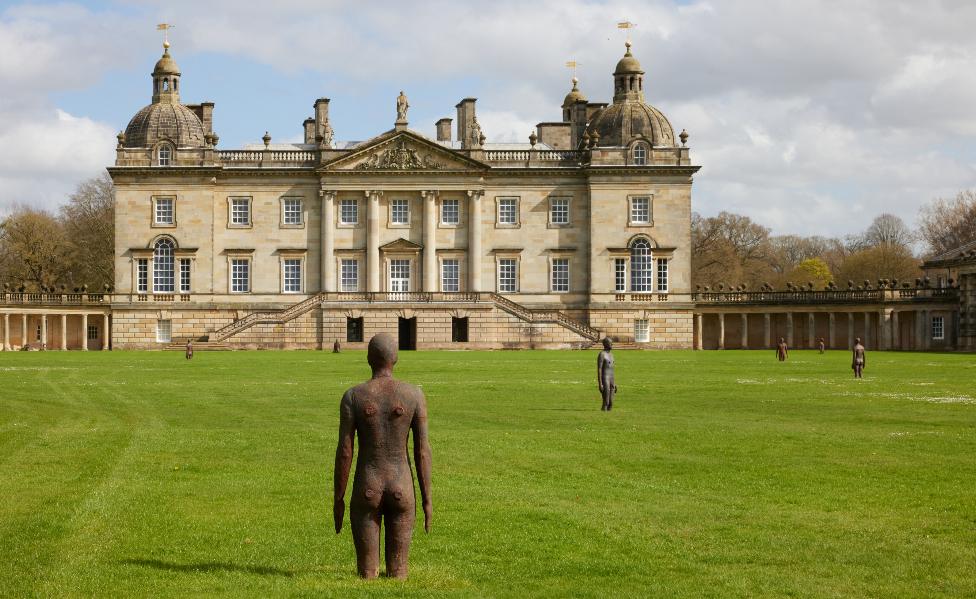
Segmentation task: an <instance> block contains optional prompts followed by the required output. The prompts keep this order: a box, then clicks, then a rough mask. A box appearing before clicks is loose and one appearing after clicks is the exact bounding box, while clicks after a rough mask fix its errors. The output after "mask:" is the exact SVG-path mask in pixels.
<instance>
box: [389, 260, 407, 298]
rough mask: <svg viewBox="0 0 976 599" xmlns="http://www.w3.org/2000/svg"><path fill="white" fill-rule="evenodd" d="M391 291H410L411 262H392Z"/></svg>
mask: <svg viewBox="0 0 976 599" xmlns="http://www.w3.org/2000/svg"><path fill="white" fill-rule="evenodd" d="M390 291H393V292H395V293H396V292H407V291H410V260H406V259H402V258H400V259H394V260H390Z"/></svg>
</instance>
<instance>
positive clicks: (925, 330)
mask: <svg viewBox="0 0 976 599" xmlns="http://www.w3.org/2000/svg"><path fill="white" fill-rule="evenodd" d="M921 316H922V322H921V323H920V325H919V328H918V330H919V333H921V337H919V340H920V342H921V347H922V349H925V350H927V349H931V348H932V324H931V322H932V320H931V318H930V316H929V311H928V310H922V315H921ZM947 324H948V323H947Z"/></svg>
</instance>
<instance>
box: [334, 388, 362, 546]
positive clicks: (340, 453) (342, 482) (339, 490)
mask: <svg viewBox="0 0 976 599" xmlns="http://www.w3.org/2000/svg"><path fill="white" fill-rule="evenodd" d="M355 444H356V420H355V416H354V414H353V410H352V390H349V391H346V393H345V395H343V396H342V402H341V403H340V404H339V442H338V444H337V445H336V455H335V472H334V474H333V479H332V492H333V500H332V518H333V520H334V522H335V531H336V534H339V532H340V531H342V518H343V516H344V515H345V513H346V503H345V496H346V485H347V484H348V482H349V468H350V467H351V466H352V452H353V448H354V447H355Z"/></svg>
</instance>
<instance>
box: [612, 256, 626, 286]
mask: <svg viewBox="0 0 976 599" xmlns="http://www.w3.org/2000/svg"><path fill="white" fill-rule="evenodd" d="M613 288H614V291H616V292H617V293H623V292H624V291H627V260H626V259H624V258H615V259H614V261H613Z"/></svg>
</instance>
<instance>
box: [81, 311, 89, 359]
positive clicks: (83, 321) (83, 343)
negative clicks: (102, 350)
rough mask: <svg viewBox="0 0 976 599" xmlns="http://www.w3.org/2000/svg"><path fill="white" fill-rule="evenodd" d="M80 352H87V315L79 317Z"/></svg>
mask: <svg viewBox="0 0 976 599" xmlns="http://www.w3.org/2000/svg"><path fill="white" fill-rule="evenodd" d="M81 351H88V314H82V315H81Z"/></svg>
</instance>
